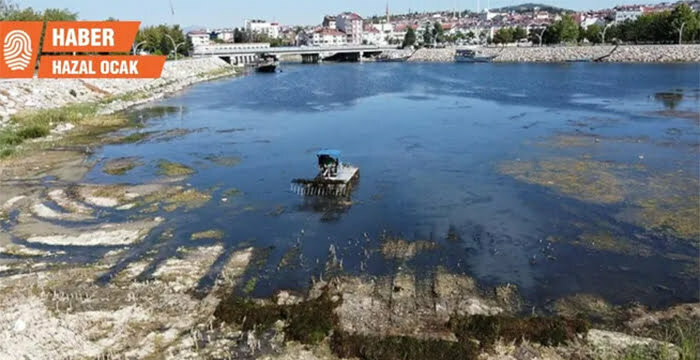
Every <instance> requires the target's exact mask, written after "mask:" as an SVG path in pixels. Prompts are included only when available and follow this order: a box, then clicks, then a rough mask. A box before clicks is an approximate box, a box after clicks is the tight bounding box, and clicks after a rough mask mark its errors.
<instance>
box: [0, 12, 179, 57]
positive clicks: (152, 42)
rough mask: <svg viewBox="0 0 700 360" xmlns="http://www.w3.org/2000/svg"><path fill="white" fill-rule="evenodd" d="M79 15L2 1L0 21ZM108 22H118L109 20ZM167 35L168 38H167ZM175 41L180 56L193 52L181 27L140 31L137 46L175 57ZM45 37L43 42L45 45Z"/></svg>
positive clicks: (75, 17) (160, 27)
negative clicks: (40, 9) (23, 6)
mask: <svg viewBox="0 0 700 360" xmlns="http://www.w3.org/2000/svg"><path fill="white" fill-rule="evenodd" d="M78 19H79V17H78V13H77V12H73V11H71V10H68V9H46V10H44V11H38V10H34V9H33V8H31V7H26V8H20V7H19V6H18V5H17V4H16V3H15V2H13V1H11V0H0V21H44V22H47V21H75V20H78ZM106 20H107V21H118V20H117V19H114V18H108V19H106ZM166 35H167V36H166ZM168 36H170V38H172V39H173V41H174V42H175V45H178V44H182V45H180V46H179V47H178V51H177V52H178V54H180V55H187V54H188V53H189V52H190V51H191V50H192V43H191V42H188V41H187V38H186V36H185V33H184V32H183V31H182V29H180V26H179V25H173V26H168V25H157V26H147V27H142V28H141V29H139V32H138V34H137V35H136V41H135V42H134V43H135V44H138V43H141V42H144V41H145V43H143V44H142V45H141V46H140V47H139V49H142V50H145V51H148V52H149V53H152V54H156V55H169V56H172V55H173V49H174V46H173V41H171V40H170V38H169V37H168ZM43 39H44V37H43V35H42V38H41V42H42V43H43Z"/></svg>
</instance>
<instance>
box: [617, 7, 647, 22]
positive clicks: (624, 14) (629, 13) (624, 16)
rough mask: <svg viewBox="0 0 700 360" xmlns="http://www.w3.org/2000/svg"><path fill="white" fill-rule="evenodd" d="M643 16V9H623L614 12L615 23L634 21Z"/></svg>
mask: <svg viewBox="0 0 700 360" xmlns="http://www.w3.org/2000/svg"><path fill="white" fill-rule="evenodd" d="M642 14H644V9H643V8H641V7H640V8H635V9H624V10H617V11H615V23H621V22H625V21H627V20H630V21H634V20H637V19H638V18H639V17H640V16H642Z"/></svg>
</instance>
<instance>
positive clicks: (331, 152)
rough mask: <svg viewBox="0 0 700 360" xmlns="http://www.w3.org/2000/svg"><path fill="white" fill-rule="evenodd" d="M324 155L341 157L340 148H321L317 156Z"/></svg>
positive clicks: (335, 157)
mask: <svg viewBox="0 0 700 360" xmlns="http://www.w3.org/2000/svg"><path fill="white" fill-rule="evenodd" d="M322 155H327V156H330V157H332V158H334V159H340V150H329V149H324V150H320V151H319V152H317V153H316V156H322Z"/></svg>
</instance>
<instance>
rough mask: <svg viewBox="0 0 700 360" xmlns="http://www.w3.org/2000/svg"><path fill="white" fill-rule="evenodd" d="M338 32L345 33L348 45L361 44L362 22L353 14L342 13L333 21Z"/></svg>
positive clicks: (358, 16) (359, 17) (360, 18)
mask: <svg viewBox="0 0 700 360" xmlns="http://www.w3.org/2000/svg"><path fill="white" fill-rule="evenodd" d="M335 21H336V27H337V28H338V30H340V31H342V32H344V33H345V35H346V36H347V42H348V43H349V44H355V45H359V44H362V32H363V29H364V28H363V20H362V17H361V16H360V15H357V14H355V13H349V12H346V13H342V14H340V15H338V16H337V17H336V19H335Z"/></svg>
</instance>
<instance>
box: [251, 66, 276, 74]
mask: <svg viewBox="0 0 700 360" xmlns="http://www.w3.org/2000/svg"><path fill="white" fill-rule="evenodd" d="M275 70H277V64H268V65H258V66H256V67H255V71H257V72H261V73H273V72H275Z"/></svg>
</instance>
